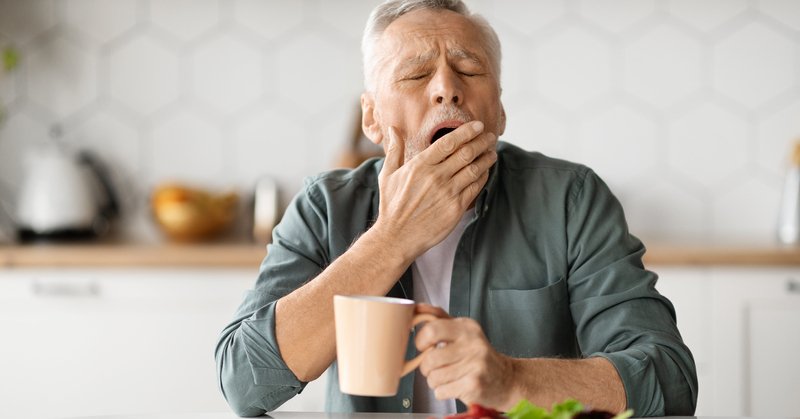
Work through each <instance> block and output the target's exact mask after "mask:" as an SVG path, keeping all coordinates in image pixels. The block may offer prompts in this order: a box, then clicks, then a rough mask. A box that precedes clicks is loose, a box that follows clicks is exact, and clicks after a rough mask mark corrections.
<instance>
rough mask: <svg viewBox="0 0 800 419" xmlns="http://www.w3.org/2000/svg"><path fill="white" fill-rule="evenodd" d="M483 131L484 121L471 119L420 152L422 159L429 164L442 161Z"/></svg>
mask: <svg viewBox="0 0 800 419" xmlns="http://www.w3.org/2000/svg"><path fill="white" fill-rule="evenodd" d="M482 132H483V122H481V121H470V122H467V123H466V124H462V125H461V126H460V127H458V128H456V129H455V131H453V132H451V133H449V134H447V135H445V136H444V137H442V138H440V139H439V140H438V141H436V142H435V143H433V144H431V146H430V147H428V148H427V149H425V151H423V152H422V153H420V154H419V156H420V157H421V159H422V160H423V161H425V162H426V163H428V164H432V165H433V164H437V163H441V162H442V160H444V159H446V158H447V157H449V156H450V155H451V154H453V153H454V152H455V151H456V150H458V148H459V147H460V146H461V145H463V144H466V143H468V142H469V141H470V140H472V139H473V138H475V137H477V136H478V135H479V134H480V133H482Z"/></svg>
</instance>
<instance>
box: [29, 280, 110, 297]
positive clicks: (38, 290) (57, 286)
mask: <svg viewBox="0 0 800 419" xmlns="http://www.w3.org/2000/svg"><path fill="white" fill-rule="evenodd" d="M33 294H34V295H36V296H39V297H97V296H99V295H100V287H99V286H98V285H97V284H96V283H95V282H84V283H65V282H52V283H46V282H42V281H34V283H33Z"/></svg>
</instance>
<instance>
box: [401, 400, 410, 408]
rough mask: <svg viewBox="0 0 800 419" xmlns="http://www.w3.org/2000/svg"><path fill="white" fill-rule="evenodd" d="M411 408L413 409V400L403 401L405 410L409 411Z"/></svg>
mask: <svg viewBox="0 0 800 419" xmlns="http://www.w3.org/2000/svg"><path fill="white" fill-rule="evenodd" d="M409 407H411V400H409V399H408V398H405V399H403V408H404V409H408V408H409Z"/></svg>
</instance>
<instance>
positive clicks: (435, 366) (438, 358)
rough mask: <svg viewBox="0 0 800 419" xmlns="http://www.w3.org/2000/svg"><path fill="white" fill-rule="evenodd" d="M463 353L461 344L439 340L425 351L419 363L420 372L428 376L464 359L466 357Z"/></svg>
mask: <svg viewBox="0 0 800 419" xmlns="http://www.w3.org/2000/svg"><path fill="white" fill-rule="evenodd" d="M440 345H441V346H440ZM462 353H463V348H459V345H458V344H456V343H455V342H450V343H446V342H439V343H437V344H436V345H434V347H433V348H431V349H429V350H428V351H427V352H425V357H424V358H423V359H422V362H421V363H420V364H419V372H420V373H422V375H424V376H426V377H428V376H429V375H430V374H433V373H434V372H435V371H437V370H439V369H441V368H446V367H447V366H449V365H453V364H455V363H457V362H459V361H460V360H462V359H463V358H464V356H463V355H462Z"/></svg>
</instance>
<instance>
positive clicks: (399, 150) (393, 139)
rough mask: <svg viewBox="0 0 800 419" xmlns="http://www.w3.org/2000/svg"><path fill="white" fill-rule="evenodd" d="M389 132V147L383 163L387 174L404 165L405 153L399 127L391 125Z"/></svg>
mask: <svg viewBox="0 0 800 419" xmlns="http://www.w3.org/2000/svg"><path fill="white" fill-rule="evenodd" d="M388 134H389V135H388V137H389V138H388V140H389V147H388V148H387V149H386V161H384V163H383V170H384V171H386V173H387V174H391V173H394V172H395V171H396V170H397V169H399V168H400V166H402V165H403V158H404V154H405V153H404V151H403V150H404V147H403V140H402V139H401V138H400V136H399V135H398V134H397V129H396V128H395V127H389V129H388Z"/></svg>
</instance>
